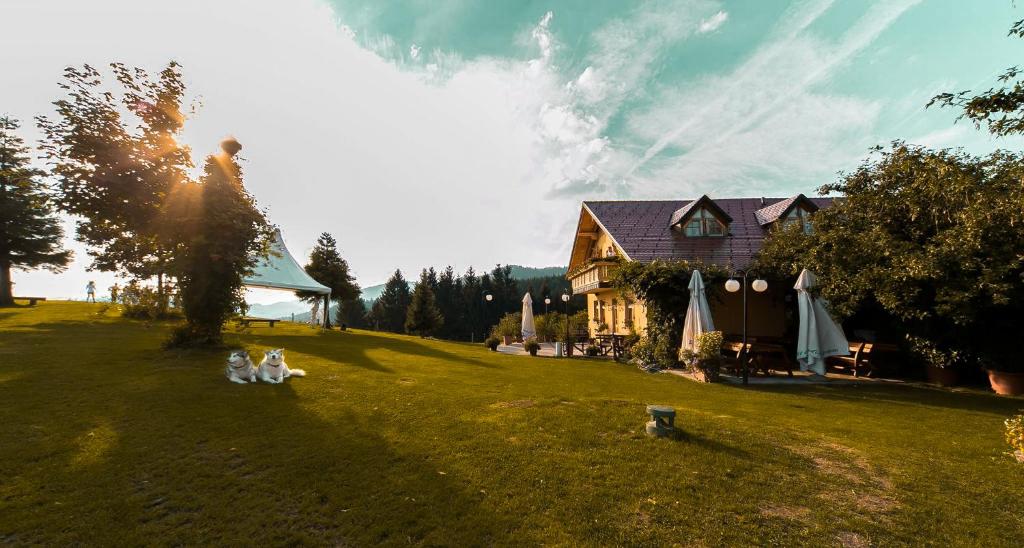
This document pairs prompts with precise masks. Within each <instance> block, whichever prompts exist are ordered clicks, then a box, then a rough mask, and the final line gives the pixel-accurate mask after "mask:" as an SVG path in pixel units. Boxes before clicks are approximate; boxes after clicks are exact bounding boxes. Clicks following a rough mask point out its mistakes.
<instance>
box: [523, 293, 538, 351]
mask: <svg viewBox="0 0 1024 548" xmlns="http://www.w3.org/2000/svg"><path fill="white" fill-rule="evenodd" d="M522 331H523V340H524V341H525V340H527V339H529V338H531V337H536V336H537V328H536V327H534V325H533V298H532V297H530V294H529V293H527V294H526V295H523V329H522Z"/></svg>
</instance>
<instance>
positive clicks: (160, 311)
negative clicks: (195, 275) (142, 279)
mask: <svg viewBox="0 0 1024 548" xmlns="http://www.w3.org/2000/svg"><path fill="white" fill-rule="evenodd" d="M167 297H168V296H167V295H163V296H161V295H160V294H159V293H158V292H157V290H156V289H154V288H152V287H147V286H143V285H139V284H138V283H135V282H132V283H130V284H128V285H127V286H125V287H124V289H123V290H121V291H120V292H119V294H118V300H119V302H120V304H121V305H122V307H123V308H122V311H121V315H122V316H124V317H126V318H132V319H135V320H171V319H179V318H181V317H182V316H181V312H179V311H177V310H172V309H170V308H168V306H167Z"/></svg>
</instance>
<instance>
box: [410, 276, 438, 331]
mask: <svg viewBox="0 0 1024 548" xmlns="http://www.w3.org/2000/svg"><path fill="white" fill-rule="evenodd" d="M433 273H434V270H433V269H430V271H427V270H426V269H424V270H423V273H422V274H420V282H419V283H418V284H416V289H415V290H413V292H412V301H411V302H410V303H409V311H408V313H407V314H406V317H405V330H406V331H407V332H409V333H413V334H416V335H419V336H421V337H427V336H429V335H432V334H433V333H434V332H435V331H437V330H438V329H439V328H440V327H441V326H442V325H444V317H443V316H441V311H440V310H438V309H437V302H436V301H435V300H434V290H433V289H432V288H431V284H430V282H431V279H430V278H431V275H432V274H433Z"/></svg>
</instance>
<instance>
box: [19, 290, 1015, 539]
mask: <svg viewBox="0 0 1024 548" xmlns="http://www.w3.org/2000/svg"><path fill="white" fill-rule="evenodd" d="M168 329H169V327H168V326H167V325H162V324H147V323H143V322H135V321H126V320H122V319H120V318H119V317H117V313H116V311H115V310H113V309H110V310H108V309H107V308H106V307H105V306H104V305H87V304H81V303H74V304H72V303H45V304H43V305H40V306H37V307H35V308H27V307H25V308H7V309H0V402H2V407H0V425H2V426H0V544H26V543H45V544H51V545H65V544H69V543H85V544H103V545H111V546H112V545H127V544H151V543H158V544H228V543H231V544H234V543H249V544H257V545H260V544H267V543H274V544H285V543H288V544H295V543H316V544H322V543H330V544H355V545H366V544H371V543H388V544H407V543H414V544H433V545H439V544H444V545H481V544H525V543H529V544H537V543H545V544H586V545H610V544H658V545H664V544H684V545H690V544H697V545H721V544H752V543H756V544H782V545H792V544H815V545H822V544H834V545H842V544H845V545H849V546H857V545H861V544H864V543H872V544H885V545H890V544H922V543H933V544H942V545H948V544H968V545H988V546H996V545H1018V546H1019V545H1021V543H1022V542H1024V510H1022V509H1024V466H1022V465H1020V464H1017V463H1015V462H1013V461H1012V459H1011V458H1010V457H1008V456H1006V455H1005V451H1006V450H1007V447H1006V445H1005V442H1004V440H1003V427H1002V421H1003V419H1005V418H1006V417H1007V416H1009V415H1010V414H1011V413H1012V412H1015V411H1016V410H1018V409H1020V408H1024V400H1021V399H1007V398H998V397H996V396H987V395H982V394H966V393H951V392H945V391H939V390H930V389H918V388H910V387H884V386H877V385H871V386H867V385H864V386H837V387H818V386H786V387H772V388H757V389H742V388H738V387H734V386H722V385H699V384H696V383H692V382H689V381H687V380H685V379H682V378H679V377H676V376H673V375H650V374H646V373H642V372H640V371H638V370H637V369H636V368H633V367H629V366H624V365H619V364H614V363H610V362H605V361H589V360H588V361H583V360H554V359H543V358H529V357H518V356H504V355H498V354H494V353H491V352H489V351H487V350H486V349H484V348H482V347H478V346H472V345H467V344H456V343H447V342H436V341H425V340H421V339H417V338H413V337H403V336H392V335H380V334H375V333H366V332H352V333H339V332H332V333H318V332H316V331H313V330H311V329H309V328H307V327H304V326H297V325H290V324H283V325H282V324H279V325H278V326H277V327H275V328H274V329H269V328H266V327H258V328H253V329H251V330H249V331H248V332H242V333H232V334H231V335H230V339H231V341H232V342H233V343H237V344H239V345H241V346H244V347H246V348H247V349H249V351H250V353H251V354H253V355H256V354H260V355H261V354H262V350H263V349H264V348H272V347H284V348H285V349H286V357H287V359H288V363H289V365H291V366H292V367H300V368H304V369H306V370H307V371H308V373H309V376H308V377H306V378H301V379H292V380H290V381H288V382H287V383H286V384H283V385H276V386H271V385H262V384H260V385H250V386H241V385H235V384H231V383H229V382H228V381H227V380H226V379H225V378H224V376H223V374H222V369H223V360H224V358H225V356H226V352H216V353H191V354H175V353H169V352H163V351H161V350H159V346H160V342H161V341H162V340H163V339H164V337H165V336H166V334H167V332H168ZM648 403H661V404H668V405H673V406H675V407H676V409H677V411H678V413H679V416H678V419H677V423H678V424H679V425H681V426H682V429H683V430H684V431H685V435H683V436H682V437H681V438H680V439H673V440H658V439H650V438H648V437H647V436H646V435H644V433H643V426H644V421H645V420H646V417H645V414H644V406H645V405H646V404H648Z"/></svg>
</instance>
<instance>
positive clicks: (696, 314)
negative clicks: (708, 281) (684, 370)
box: [679, 270, 715, 352]
mask: <svg viewBox="0 0 1024 548" xmlns="http://www.w3.org/2000/svg"><path fill="white" fill-rule="evenodd" d="M689 287H690V305H689V306H688V307H687V308H686V320H685V321H684V322H683V344H682V346H681V347H680V349H679V350H680V352H682V351H683V350H691V351H693V352H696V351H697V337H699V336H700V334H701V333H707V332H708V331H714V330H715V324H714V322H713V321H711V309H710V308H709V307H708V298H707V296H706V295H705V294H704V279H703V278H701V277H700V271H699V270H694V271H693V276H691V277H690V286H689Z"/></svg>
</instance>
